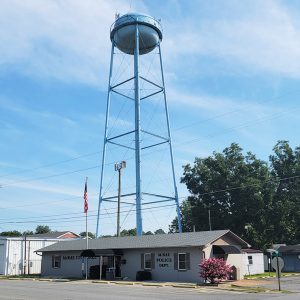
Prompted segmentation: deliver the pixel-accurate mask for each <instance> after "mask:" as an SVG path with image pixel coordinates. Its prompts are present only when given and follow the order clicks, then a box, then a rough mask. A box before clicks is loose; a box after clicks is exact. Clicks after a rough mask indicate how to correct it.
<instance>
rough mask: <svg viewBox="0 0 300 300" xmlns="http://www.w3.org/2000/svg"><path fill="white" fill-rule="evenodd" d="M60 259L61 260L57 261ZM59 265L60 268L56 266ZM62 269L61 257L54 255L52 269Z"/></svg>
mask: <svg viewBox="0 0 300 300" xmlns="http://www.w3.org/2000/svg"><path fill="white" fill-rule="evenodd" d="M57 258H59V260H57ZM56 263H58V266H56ZM60 268H61V255H52V269H60Z"/></svg>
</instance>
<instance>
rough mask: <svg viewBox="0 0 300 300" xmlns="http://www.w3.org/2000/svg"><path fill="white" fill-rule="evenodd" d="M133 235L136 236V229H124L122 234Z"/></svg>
mask: <svg viewBox="0 0 300 300" xmlns="http://www.w3.org/2000/svg"><path fill="white" fill-rule="evenodd" d="M131 235H136V228H132V229H128V230H127V229H123V230H122V231H121V232H120V236H131Z"/></svg>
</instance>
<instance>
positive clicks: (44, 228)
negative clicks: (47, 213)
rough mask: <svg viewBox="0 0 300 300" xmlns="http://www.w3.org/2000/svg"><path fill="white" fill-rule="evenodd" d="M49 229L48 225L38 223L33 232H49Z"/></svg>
mask: <svg viewBox="0 0 300 300" xmlns="http://www.w3.org/2000/svg"><path fill="white" fill-rule="evenodd" d="M49 232H51V229H50V227H49V226H48V225H38V226H37V227H36V229H35V234H43V233H49Z"/></svg>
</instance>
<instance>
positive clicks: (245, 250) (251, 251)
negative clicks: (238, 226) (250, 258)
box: [242, 248, 263, 253]
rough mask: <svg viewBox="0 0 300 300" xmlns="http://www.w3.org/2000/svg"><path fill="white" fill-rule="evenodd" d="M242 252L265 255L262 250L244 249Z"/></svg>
mask: <svg viewBox="0 0 300 300" xmlns="http://www.w3.org/2000/svg"><path fill="white" fill-rule="evenodd" d="M242 252H244V253H263V252H262V251H260V250H256V249H250V248H248V249H242Z"/></svg>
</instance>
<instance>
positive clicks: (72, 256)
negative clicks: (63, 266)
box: [63, 255, 81, 260]
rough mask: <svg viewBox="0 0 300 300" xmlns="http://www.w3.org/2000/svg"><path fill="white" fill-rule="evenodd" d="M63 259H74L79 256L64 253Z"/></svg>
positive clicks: (79, 257)
mask: <svg viewBox="0 0 300 300" xmlns="http://www.w3.org/2000/svg"><path fill="white" fill-rule="evenodd" d="M63 259H64V260H75V259H81V256H78V255H64V256H63Z"/></svg>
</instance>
